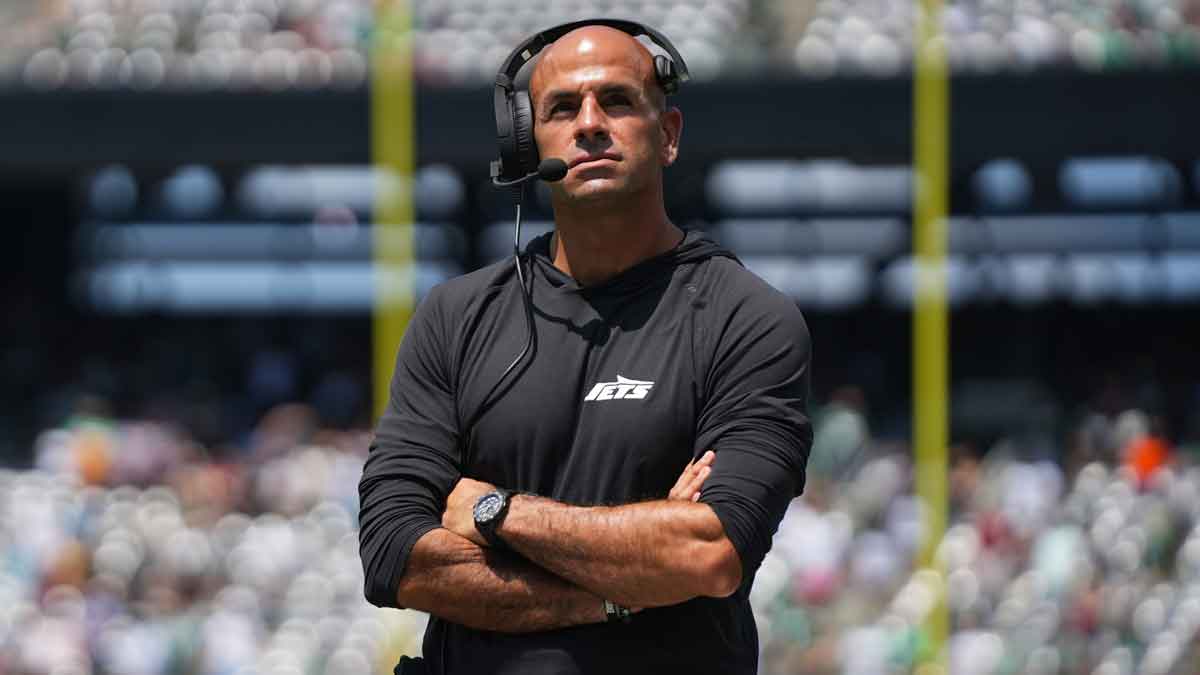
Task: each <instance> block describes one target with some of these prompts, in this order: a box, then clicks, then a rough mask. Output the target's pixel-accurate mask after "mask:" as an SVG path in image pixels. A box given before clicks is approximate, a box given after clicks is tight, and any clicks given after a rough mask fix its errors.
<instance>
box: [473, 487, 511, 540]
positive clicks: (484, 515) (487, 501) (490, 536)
mask: <svg viewBox="0 0 1200 675" xmlns="http://www.w3.org/2000/svg"><path fill="white" fill-rule="evenodd" d="M513 494H514V493H513V491H512V490H505V489H504V488H496V489H495V490H492V491H491V492H489V493H487V494H485V495H483V496H482V497H480V498H479V500H478V501H476V502H475V508H474V510H473V513H474V515H475V529H476V530H478V531H479V534H481V535H483V538H484V540H485V541H487V543H488V546H490V547H492V548H495V549H507V548H508V545H507V544H505V543H504V540H503V539H501V538H500V535H498V534H496V530H497V529H499V527H500V523H503V522H504V516H506V515H508V504H509V501H510V500H511V499H512V496H513Z"/></svg>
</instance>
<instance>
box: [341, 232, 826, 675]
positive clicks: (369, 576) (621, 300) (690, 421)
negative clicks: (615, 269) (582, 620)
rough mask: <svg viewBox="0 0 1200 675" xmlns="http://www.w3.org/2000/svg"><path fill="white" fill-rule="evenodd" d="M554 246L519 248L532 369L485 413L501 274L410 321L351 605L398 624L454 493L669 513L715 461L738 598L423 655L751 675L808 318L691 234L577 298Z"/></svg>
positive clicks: (532, 667)
mask: <svg viewBox="0 0 1200 675" xmlns="http://www.w3.org/2000/svg"><path fill="white" fill-rule="evenodd" d="M549 240H550V235H548V234H547V235H544V236H542V237H539V238H537V239H535V240H533V241H532V242H530V244H529V246H528V248H527V249H526V253H527V255H528V258H527V260H529V267H528V269H529V270H530V272H531V275H530V276H531V288H532V297H533V305H534V324H535V326H536V351H535V353H534V354H533V356H532V358H527V359H526V360H525V362H524V364H523V365H522V366H521V367H519V369H518V370H519V372H518V373H517V374H516V376H515V377H514V376H512V375H510V376H509V378H508V379H507V380H506V381H505V382H504V383H503V384H502V385H501V388H500V389H499V390H498V391H497V395H496V396H493V400H492V401H491V402H489V403H488V405H487V407H486V408H485V409H481V407H480V406H481V404H483V403H485V400H484V399H485V397H486V396H487V394H488V392H489V391H491V390H492V388H493V386H494V385H495V384H496V383H497V381H498V380H499V378H500V376H501V374H502V373H503V372H504V369H505V368H506V367H507V366H508V365H509V364H510V363H511V362H512V361H513V359H514V357H515V356H516V355H517V354H518V353H519V352H520V351H521V348H522V347H523V346H524V345H525V341H526V322H525V317H524V311H525V310H524V305H523V304H522V303H523V300H522V298H521V295H520V288H519V286H518V282H517V277H516V271H515V267H514V265H513V262H512V260H511V259H510V260H508V261H504V262H500V263H496V264H494V265H491V266H488V267H485V268H483V269H480V270H478V271H476V272H473V273H471V274H467V275H465V276H462V277H458V278H456V279H453V280H451V281H448V282H446V283H445V284H442V285H440V286H438V287H437V288H435V289H434V290H433V291H431V292H430V294H429V296H428V297H427V298H425V299H424V300H423V301H422V303H421V304H420V306H419V307H418V308H417V311H416V312H415V314H414V316H413V319H412V321H411V323H410V324H409V327H408V331H407V332H406V334H405V336H404V340H403V343H402V344H401V346H400V352H399V356H398V358H397V363H396V371H395V375H394V377H393V380H392V386H391V399H390V401H389V404H388V407H387V410H386V412H385V413H384V416H383V418H382V420H381V421H380V423H379V427H378V429H377V431H376V436H375V440H374V442H373V443H372V445H371V450H370V455H369V456H368V459H367V463H366V466H365V467H364V470H363V477H362V481H361V482H360V484H359V496H360V500H361V510H360V514H359V517H360V534H359V537H360V542H359V543H360V553H361V556H362V561H363V568H364V573H365V577H366V578H365V592H366V597H367V599H368V600H369V601H370V602H371V603H373V604H375V605H378V606H381V607H395V606H396V588H397V583H398V580H399V578H400V576H401V575H402V574H403V572H404V567H405V563H406V561H407V558H408V555H409V552H410V551H411V549H412V546H413V544H415V543H416V541H417V539H419V538H420V537H421V536H422V535H423V534H425V533H426V532H428V531H430V530H432V529H434V528H437V527H440V526H441V514H442V511H443V510H444V506H445V499H446V496H447V495H449V493H450V491H451V490H452V489H453V487H454V484H455V482H456V481H457V480H458V478H459V476H460V475H465V476H469V477H471V478H475V479H477V480H482V481H486V482H489V483H493V484H495V485H498V486H501V487H506V488H509V489H513V490H520V491H525V492H532V493H535V494H538V495H542V496H545V497H550V498H552V499H556V500H558V501H561V502H565V503H569V504H580V505H594V504H624V503H630V502H634V501H641V500H646V499H662V498H665V497H666V496H667V492H668V491H669V490H670V488H671V486H672V485H673V484H674V482H675V479H676V478H677V477H678V476H679V474H680V472H682V470H683V468H684V466H685V465H686V464H687V463H688V462H689V461H690V460H691V459H692V458H693V457H695V456H699V455H700V454H702V453H703V452H704V451H705V450H707V449H710V448H711V449H714V450H716V459H715V461H714V465H713V471H712V474H711V475H710V476H709V478H708V479H707V481H706V482H705V484H704V487H703V490H702V491H701V497H700V501H701V503H704V504H708V505H709V506H711V507H712V509H713V511H714V512H715V513H716V514H717V517H718V518H719V519H720V521H721V524H722V525H723V527H724V529H725V534H726V536H727V537H728V538H729V540H730V542H731V543H732V544H733V546H734V548H735V549H736V550H737V551H738V553H739V555H740V557H741V562H742V569H743V574H742V585H741V587H740V588H739V589H738V590H737V592H735V593H734V594H733V595H731V596H729V597H727V598H710V597H697V598H694V599H692V600H689V601H687V602H684V603H681V604H679V605H675V606H671V607H659V608H652V609H647V610H645V611H643V612H641V613H639V614H637V615H635V616H634V617H633V620H632V622H631V623H629V624H594V625H586V626H578V627H574V628H567V629H562V630H554V631H546V632H541V633H527V634H515V635H514V634H505V633H493V632H488V631H477V630H472V629H469V628H466V627H464V626H461V625H458V624H452V623H450V622H447V621H444V620H441V619H438V618H436V617H433V618H431V620H430V623H429V627H428V628H427V630H426V634H425V643H424V653H425V656H426V659H427V660H428V661H429V662H430V666H432V668H431V672H434V673H442V672H444V673H447V674H448V675H457V674H458V673H463V674H468V673H469V674H470V675H478V674H482V673H509V672H511V673H542V672H546V673H556V674H557V673H562V674H563V675H567V674H575V673H580V674H583V673H604V674H605V675H610V674H612V673H621V674H622V675H631V674H633V673H643V672H644V673H672V672H680V673H690V674H691V675H705V674H708V673H712V674H714V675H715V674H718V673H719V674H721V675H732V674H742V673H744V674H746V675H751V674H753V673H755V672H756V668H757V661H758V636H757V629H756V627H755V624H754V617H753V615H752V614H751V611H750V605H749V599H748V597H749V592H750V586H751V584H752V583H753V579H754V573H755V571H756V570H757V569H758V566H759V564H760V563H761V562H762V559H763V556H764V555H766V552H767V550H768V549H769V548H770V545H771V537H772V535H773V534H774V533H775V530H776V528H777V527H778V525H779V522H780V520H781V519H782V518H783V514H784V511H785V510H786V508H787V504H788V502H789V501H790V500H791V499H792V497H793V496H795V495H797V494H799V493H800V491H801V489H802V488H803V486H804V467H805V463H806V461H807V458H808V452H809V448H810V447H811V444H812V429H811V426H810V423H809V418H808V414H807V410H806V408H807V400H808V389H809V359H810V342H809V335H808V329H807V327H806V326H805V324H804V319H803V318H802V317H801V315H800V311H799V310H798V309H797V307H796V305H795V304H794V303H793V302H792V301H791V300H790V299H788V298H787V297H785V296H783V295H782V294H780V293H779V292H777V291H776V290H774V289H773V288H771V287H770V286H768V285H767V284H766V283H764V282H763V281H762V280H761V279H759V278H758V277H756V276H755V275H753V274H751V273H750V272H748V271H747V270H746V269H745V268H743V267H742V266H741V264H740V263H739V262H738V261H737V259H736V258H735V257H734V256H733V254H732V253H730V252H729V251H727V250H725V249H723V248H721V247H720V246H718V245H717V244H715V243H713V242H712V240H710V239H708V238H707V237H705V236H704V235H703V234H702V233H700V232H695V231H693V232H689V233H687V235H686V236H685V237H684V240H683V241H682V242H680V244H679V245H678V246H676V247H675V248H674V249H672V250H670V251H668V252H666V253H664V254H662V255H659V256H656V257H654V258H651V259H649V260H646V261H644V262H642V263H639V264H638V265H635V266H634V267H632V268H630V269H629V270H626V271H625V272H623V273H621V274H619V275H617V276H616V277H614V278H613V279H611V280H609V281H607V282H605V283H603V284H599V285H596V286H591V287H581V286H580V285H579V284H578V283H577V282H575V280H574V279H572V278H571V277H569V276H567V275H565V274H563V273H562V272H561V271H559V270H558V269H557V268H555V267H554V265H553V264H552V262H551V260H550V258H549ZM497 396H498V397H497ZM472 421H473V422H474V424H473V426H472V427H471V428H470V429H464V426H466V425H467V424H468V423H470V422H472ZM443 657H444V658H445V659H446V662H445V663H441V660H442V658H443Z"/></svg>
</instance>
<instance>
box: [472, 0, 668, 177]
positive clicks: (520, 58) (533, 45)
mask: <svg viewBox="0 0 1200 675" xmlns="http://www.w3.org/2000/svg"><path fill="white" fill-rule="evenodd" d="M584 26H608V27H609V28H615V29H617V30H619V31H622V32H625V33H628V34H630V35H632V36H634V37H637V36H639V35H645V36H646V37H648V38H650V40H651V41H652V42H653V43H654V44H656V45H658V46H660V47H662V48H663V49H664V50H666V52H667V53H668V54H670V58H667V57H666V56H663V55H661V54H658V55H655V57H654V74H655V76H656V78H657V79H658V86H660V87H662V90H663V92H665V93H666V94H667V95H670V94H674V93H675V92H676V91H678V90H679V85H680V84H682V83H684V82H687V81H688V80H689V79H691V76H690V75H689V74H688V68H687V64H686V63H684V62H683V57H682V56H680V55H679V52H678V51H677V50H676V49H675V45H673V44H671V41H670V40H668V39H667V37H666V36H665V35H663V34H662V33H660V32H658V31H657V30H655V29H653V28H651V27H649V26H646V25H644V24H640V23H638V22H636V21H627V20H624V19H584V20H582V21H572V22H570V23H564V24H559V25H557V26H554V27H552V28H547V29H546V30H543V31H540V32H538V33H534V34H533V35H532V36H530V37H529V38H526V39H525V41H524V42H522V43H521V44H519V45H517V47H516V49H514V50H513V51H512V53H511V54H509V55H508V58H506V59H505V60H504V64H503V65H502V66H500V72H498V73H496V85H495V93H494V95H493V103H494V105H495V108H496V140H497V141H498V142H499V143H500V159H499V160H497V161H494V162H492V171H491V173H492V178H493V179H498V180H502V181H512V180H519V179H521V178H524V177H526V176H528V175H529V174H531V173H534V172H536V171H537V170H538V161H539V157H538V149H537V143H535V142H534V140H533V105H532V103H531V102H530V100H529V92H528V91H525V90H523V89H517V87H516V79H517V73H519V72H520V71H521V68H522V67H524V65H525V64H526V63H528V62H529V60H530V59H532V58H533V57H534V56H537V54H538V52H541V51H542V50H543V49H545V48H546V47H547V46H548V45H550V44H551V43H552V42H554V41H555V40H557V39H559V38H560V37H562V36H564V35H566V34H567V33H570V32H571V31H573V30H575V29H576V28H582V27H584Z"/></svg>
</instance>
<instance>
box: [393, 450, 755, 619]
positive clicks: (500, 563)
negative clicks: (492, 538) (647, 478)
mask: <svg viewBox="0 0 1200 675" xmlns="http://www.w3.org/2000/svg"><path fill="white" fill-rule="evenodd" d="M713 457H714V455H713V454H712V453H711V452H709V453H706V454H705V455H704V456H702V457H701V458H700V459H699V460H696V461H695V462H693V463H690V464H689V465H688V466H687V467H686V468H685V469H684V471H683V473H682V474H681V475H680V477H679V479H678V480H677V481H676V483H675V486H674V487H673V488H672V489H671V492H670V493H669V495H668V499H666V500H659V501H653V502H645V503H640V504H630V505H626V506H618V507H576V506H568V505H565V504H561V503H559V502H555V501H553V500H549V499H543V498H540V497H532V496H528V495H521V496H518V497H515V498H514V499H513V501H512V503H511V505H510V507H509V513H508V516H507V518H506V519H505V522H504V525H503V526H502V527H501V528H500V531H499V533H500V536H501V538H502V539H504V541H505V542H507V543H508V544H509V545H510V546H511V547H512V548H514V549H515V550H516V551H517V552H518V553H520V554H521V555H520V556H517V555H511V554H508V553H505V552H501V551H493V550H491V549H489V548H487V547H486V545H485V542H484V540H483V539H482V537H480V535H479V534H478V532H476V531H475V526H474V519H473V517H472V514H471V509H472V507H473V506H474V504H475V501H476V500H477V499H478V497H479V496H480V495H482V494H484V493H486V492H488V491H490V490H491V489H492V486H491V485H488V484H487V483H482V482H479V481H474V480H471V479H467V478H464V479H461V480H460V481H459V483H458V484H457V485H456V486H455V488H454V490H453V491H452V493H451V494H450V497H449V498H448V499H447V502H446V512H445V513H444V514H443V519H442V522H443V526H444V527H443V528H442V529H435V530H432V531H430V532H428V533H426V534H425V535H424V536H422V537H421V538H420V539H419V540H417V542H416V544H415V545H414V546H413V549H412V552H411V553H410V556H409V560H408V565H407V568H406V570H405V573H404V574H403V576H402V577H401V579H400V585H399V588H398V589H397V602H398V603H399V604H400V605H401V606H405V607H412V608H414V609H420V610H424V611H428V612H430V613H433V614H436V615H437V616H440V617H442V618H445V619H447V620H450V621H453V622H455V623H459V624H462V625H465V626H470V627H472V628H477V629H483V630H498V631H506V632H532V631H541V630H549V629H553V628H562V627H566V626H573V625H580V624H585V623H597V622H601V621H604V619H605V615H604V609H603V600H605V599H608V600H611V601H613V602H617V603H619V604H623V605H627V606H631V607H635V608H641V607H648V606H659V605H670V604H676V603H679V602H682V601H684V600H687V599H690V598H693V597H696V596H699V595H717V596H719V595H728V594H729V593H732V592H733V590H735V589H736V588H737V585H738V583H739V582H740V577H741V567H740V560H739V559H738V557H737V553H736V552H735V551H734V550H733V547H732V545H731V544H730V543H729V541H728V540H727V539H726V538H725V536H724V534H723V531H722V528H721V523H720V522H719V521H718V520H717V517H716V515H715V514H714V513H713V512H712V510H711V509H710V508H709V507H708V506H705V505H703V504H698V503H695V500H696V499H697V498H698V496H699V492H700V487H701V486H702V485H703V483H704V480H705V479H706V478H707V477H708V475H709V473H710V472H711V466H710V465H711V463H712V460H713Z"/></svg>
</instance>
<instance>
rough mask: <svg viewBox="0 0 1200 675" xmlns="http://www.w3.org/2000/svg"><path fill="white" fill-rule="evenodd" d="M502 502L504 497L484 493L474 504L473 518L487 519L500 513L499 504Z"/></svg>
mask: <svg viewBox="0 0 1200 675" xmlns="http://www.w3.org/2000/svg"><path fill="white" fill-rule="evenodd" d="M503 503H504V498H503V497H501V496H500V495H498V494H495V493H492V494H487V495H484V497H483V498H482V499H480V500H479V503H478V504H476V505H475V520H480V521H484V522H486V521H489V520H491V519H492V518H495V517H496V514H497V513H500V506H501V505H502V504H503Z"/></svg>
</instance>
